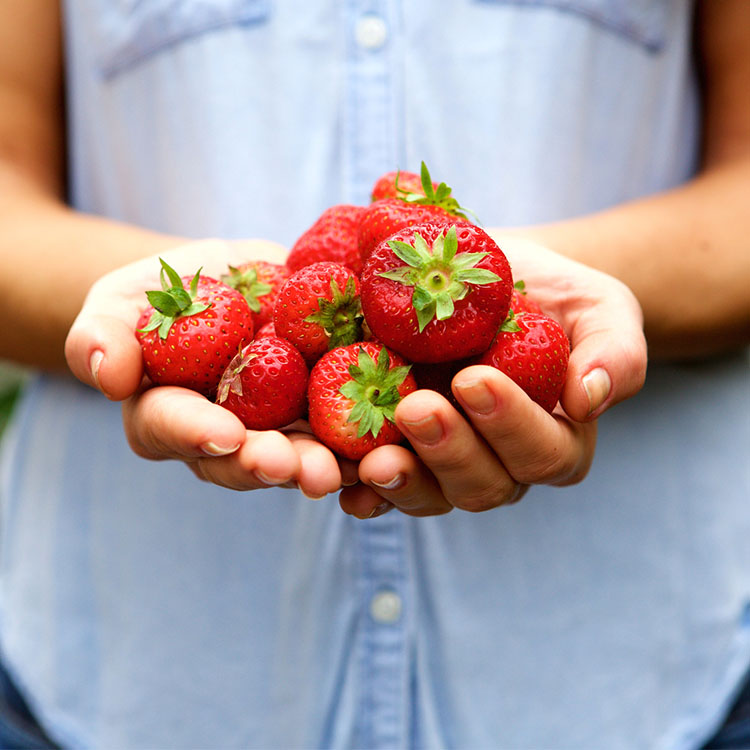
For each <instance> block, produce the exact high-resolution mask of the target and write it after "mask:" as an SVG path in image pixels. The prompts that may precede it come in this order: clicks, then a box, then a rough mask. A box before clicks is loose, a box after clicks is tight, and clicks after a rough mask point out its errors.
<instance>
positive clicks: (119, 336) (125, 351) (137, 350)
mask: <svg viewBox="0 0 750 750" xmlns="http://www.w3.org/2000/svg"><path fill="white" fill-rule="evenodd" d="M65 358H66V359H67V362H68V366H69V367H70V370H71V372H72V373H73V374H74V375H75V376H76V377H77V378H78V379H79V380H80V381H81V382H83V383H86V384H87V385H90V386H92V387H93V388H96V389H98V390H100V391H101V392H102V393H103V394H104V395H105V396H107V398H110V399H112V400H113V401H121V400H123V399H125V398H127V397H128V396H131V395H132V394H133V393H134V392H135V391H136V389H137V388H138V386H139V385H140V383H141V380H142V378H143V356H142V354H141V345H140V344H139V343H138V340H137V339H136V337H135V334H134V331H133V327H132V326H130V325H129V324H128V323H126V322H125V321H124V320H122V319H121V318H117V317H114V316H111V315H100V314H91V313H87V312H84V311H82V312H81V313H80V314H79V316H78V318H76V320H75V322H74V323H73V326H72V327H71V329H70V331H69V333H68V337H67V339H66V341H65Z"/></svg>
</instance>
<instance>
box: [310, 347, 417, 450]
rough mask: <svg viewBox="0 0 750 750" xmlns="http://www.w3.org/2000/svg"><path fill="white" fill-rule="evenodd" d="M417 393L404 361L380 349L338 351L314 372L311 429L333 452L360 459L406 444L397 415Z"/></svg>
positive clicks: (359, 348)
mask: <svg viewBox="0 0 750 750" xmlns="http://www.w3.org/2000/svg"><path fill="white" fill-rule="evenodd" d="M416 388H417V384H416V382H415V380H414V376H413V375H411V374H410V372H409V366H408V365H407V364H406V363H405V362H404V360H403V359H401V357H399V356H398V355H397V354H393V353H390V354H389V352H388V350H387V349H386V348H385V347H383V346H380V345H379V344H374V343H373V342H371V341H366V342H360V343H356V344H350V345H349V346H344V347H338V348H336V349H332V350H331V351H330V352H328V353H326V354H324V355H323V356H322V357H321V358H320V359H319V360H318V362H317V363H316V364H315V366H314V367H313V369H312V372H311V373H310V383H309V386H308V391H307V393H308V401H309V417H308V419H309V421H310V428H311V429H312V431H313V434H314V435H315V436H316V437H317V438H318V440H320V441H321V442H322V443H323V444H324V445H327V446H328V447H329V448H330V449H331V450H332V451H334V452H335V453H338V454H339V455H340V456H344V457H345V458H350V459H353V460H358V459H360V458H362V457H363V456H364V455H365V454H367V453H369V452H370V451H371V450H373V448H377V447H378V446H380V445H387V444H395V443H400V442H401V441H402V440H403V435H402V434H401V431H400V430H399V429H398V427H396V424H395V422H394V416H393V415H394V412H395V410H396V406H397V405H398V403H399V401H401V399H402V398H403V397H404V396H406V394H407V393H411V392H412V391H414V390H416Z"/></svg>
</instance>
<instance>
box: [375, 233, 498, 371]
mask: <svg viewBox="0 0 750 750" xmlns="http://www.w3.org/2000/svg"><path fill="white" fill-rule="evenodd" d="M361 283H362V310H363V312H364V314H365V319H366V320H367V325H368V327H369V328H370V330H371V331H372V333H373V335H374V336H376V337H377V338H378V339H379V340H380V341H382V342H383V343H384V344H385V345H386V346H387V347H388V348H389V349H393V350H395V351H397V352H398V353H399V354H401V355H403V356H404V357H406V358H407V359H408V360H410V361H412V362H447V361H450V360H454V359H463V358H464V357H469V356H472V355H475V354H478V353H480V352H482V351H484V350H485V349H486V348H487V347H488V346H489V345H490V343H492V339H493V338H494V337H495V334H496V332H497V330H498V328H499V327H500V325H501V324H502V322H503V320H504V319H505V316H506V315H507V313H508V306H509V304H510V297H511V293H512V291H513V279H512V277H511V270H510V265H509V264H508V260H507V258H506V257H505V255H504V254H503V252H502V251H501V250H500V248H499V247H498V246H497V245H496V244H495V242H494V240H493V239H492V238H491V237H490V236H489V235H488V234H487V233H486V232H485V231H484V230H483V229H480V228H479V227H477V226H474V225H473V224H464V225H461V226H452V227H450V228H448V229H447V230H446V228H445V227H444V226H441V225H440V224H421V225H419V226H417V227H414V228H409V229H406V230H403V231H401V232H398V233H396V234H395V235H393V237H392V238H391V239H390V240H386V241H385V242H382V243H381V244H380V245H379V246H378V247H377V248H376V249H375V250H374V251H373V253H372V255H371V256H370V258H369V259H368V260H367V263H365V267H364V268H363V270H362V276H361Z"/></svg>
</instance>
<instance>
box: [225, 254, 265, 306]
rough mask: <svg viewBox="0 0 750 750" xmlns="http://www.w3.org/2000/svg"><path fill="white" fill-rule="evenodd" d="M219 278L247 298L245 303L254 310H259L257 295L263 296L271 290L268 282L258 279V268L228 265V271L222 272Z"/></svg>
mask: <svg viewBox="0 0 750 750" xmlns="http://www.w3.org/2000/svg"><path fill="white" fill-rule="evenodd" d="M221 280H222V281H223V282H224V283H225V284H227V285H228V286H231V287H232V289H236V290H237V291H238V292H240V294H242V296H243V297H244V298H245V299H246V300H247V304H248V305H249V306H250V309H251V310H252V311H253V312H254V313H257V312H260V301H259V299H258V298H259V297H264V296H265V295H266V294H269V293H270V292H271V291H273V288H272V287H271V285H270V284H266V283H265V282H263V281H258V269H257V268H248V269H247V270H245V271H242V270H241V269H239V268H236V267H235V266H231V265H230V266H229V273H228V274H224V275H223V276H222V277H221Z"/></svg>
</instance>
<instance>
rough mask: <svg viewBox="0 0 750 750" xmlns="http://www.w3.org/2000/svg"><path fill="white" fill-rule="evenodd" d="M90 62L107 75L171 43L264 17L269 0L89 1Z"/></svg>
mask: <svg viewBox="0 0 750 750" xmlns="http://www.w3.org/2000/svg"><path fill="white" fill-rule="evenodd" d="M93 2H94V5H96V6H97V7H96V9H95V14H96V19H97V23H98V27H99V28H98V29H97V31H98V34H97V38H98V41H99V45H98V49H97V57H96V64H97V66H98V68H99V70H100V72H101V73H102V75H103V76H104V77H105V78H111V77H113V76H115V75H117V74H118V73H120V72H122V71H125V70H127V69H128V68H130V67H132V66H133V65H136V64H138V63H140V62H142V61H143V60H146V59H147V58H149V57H151V56H152V55H155V54H157V53H159V52H160V51H162V50H163V49H165V48H167V47H170V46H172V45H175V44H179V43H180V42H183V41H185V40H187V39H190V38H194V37H197V36H200V35H201V34H205V33H209V32H212V31H217V30H219V29H221V28H225V27H229V26H242V25H248V24H254V23H258V22H260V21H263V20H264V19H266V18H268V16H269V14H270V11H271V8H270V6H271V2H272V0H93Z"/></svg>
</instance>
